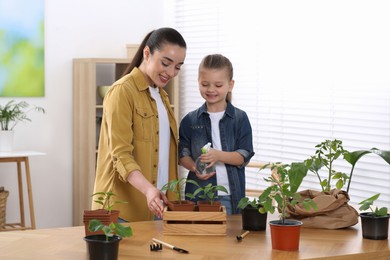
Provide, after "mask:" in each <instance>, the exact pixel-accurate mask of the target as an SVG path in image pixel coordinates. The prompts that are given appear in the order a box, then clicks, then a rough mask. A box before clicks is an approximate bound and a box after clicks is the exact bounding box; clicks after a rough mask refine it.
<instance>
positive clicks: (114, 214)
mask: <svg viewBox="0 0 390 260" xmlns="http://www.w3.org/2000/svg"><path fill="white" fill-rule="evenodd" d="M118 217H119V210H111V213H110V212H109V211H108V210H105V209H96V210H84V215H83V222H84V227H85V235H86V236H89V235H97V234H104V233H103V231H101V230H100V231H97V232H91V231H89V230H88V224H89V221H90V220H92V219H98V220H100V222H102V224H104V225H109V224H110V223H111V222H114V223H118Z"/></svg>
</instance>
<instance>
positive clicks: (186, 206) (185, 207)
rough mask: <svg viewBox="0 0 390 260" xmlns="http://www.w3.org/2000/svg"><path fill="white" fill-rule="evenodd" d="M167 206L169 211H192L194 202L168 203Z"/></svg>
mask: <svg viewBox="0 0 390 260" xmlns="http://www.w3.org/2000/svg"><path fill="white" fill-rule="evenodd" d="M167 205H168V209H169V210H171V211H194V207H195V202H193V201H190V200H181V201H170V202H169V203H167Z"/></svg>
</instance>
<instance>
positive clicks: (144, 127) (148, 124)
mask: <svg viewBox="0 0 390 260" xmlns="http://www.w3.org/2000/svg"><path fill="white" fill-rule="evenodd" d="M153 121H154V113H153V111H152V110H151V109H150V108H136V117H135V118H134V126H133V129H134V130H133V131H134V139H137V140H142V141H151V140H152V134H153V133H154V132H155V129H154V127H153V125H154V123H153Z"/></svg>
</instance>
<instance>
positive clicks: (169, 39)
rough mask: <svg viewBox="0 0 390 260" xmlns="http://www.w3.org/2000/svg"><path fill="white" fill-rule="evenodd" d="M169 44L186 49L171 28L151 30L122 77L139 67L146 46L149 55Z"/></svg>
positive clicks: (181, 38) (180, 38)
mask: <svg viewBox="0 0 390 260" xmlns="http://www.w3.org/2000/svg"><path fill="white" fill-rule="evenodd" d="M166 43H170V44H175V45H179V46H180V47H183V48H187V44H186V42H185V40H184V38H183V36H182V35H181V34H180V33H179V32H178V31H176V30H175V29H173V28H169V27H164V28H160V29H157V30H153V31H151V32H150V33H148V34H147V35H146V36H145V38H144V39H143V41H142V43H141V45H140V46H139V48H138V50H137V52H136V53H135V55H134V57H133V60H132V61H131V63H130V64H129V66H127V68H126V70H125V72H124V73H123V75H126V74H129V73H130V72H131V71H132V70H133V69H134V67H139V66H140V65H141V63H142V61H143V59H144V53H143V52H144V48H145V46H148V47H149V49H150V54H153V53H154V51H155V50H156V49H157V50H159V49H160V48H161V47H162V45H164V44H166Z"/></svg>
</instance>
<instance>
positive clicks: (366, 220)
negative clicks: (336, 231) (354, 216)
mask: <svg viewBox="0 0 390 260" xmlns="http://www.w3.org/2000/svg"><path fill="white" fill-rule="evenodd" d="M389 218H390V215H389V214H387V216H383V217H373V216H372V215H370V213H366V212H365V213H360V220H361V222H362V235H363V238H367V239H374V240H383V239H387V237H388V234H389Z"/></svg>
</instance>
